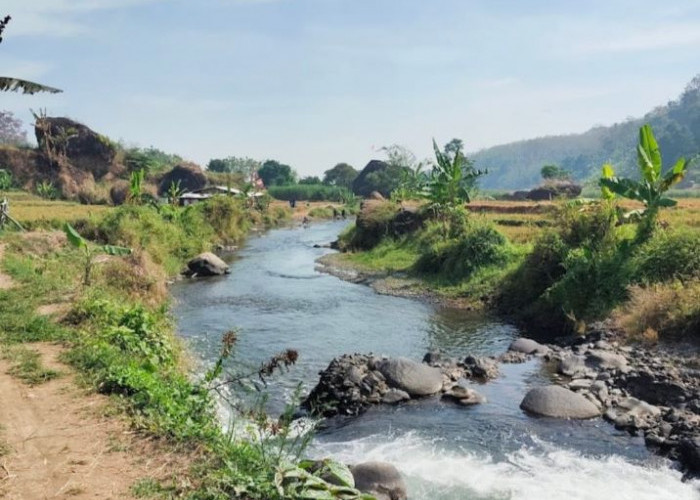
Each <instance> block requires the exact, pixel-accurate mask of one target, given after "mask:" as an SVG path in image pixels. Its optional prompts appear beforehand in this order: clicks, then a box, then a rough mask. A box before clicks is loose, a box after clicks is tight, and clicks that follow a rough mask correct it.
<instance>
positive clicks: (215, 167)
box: [207, 156, 261, 179]
mask: <svg viewBox="0 0 700 500" xmlns="http://www.w3.org/2000/svg"><path fill="white" fill-rule="evenodd" d="M260 166H261V165H260V162H259V161H257V160H253V159H252V158H247V157H240V158H239V157H236V156H228V157H226V158H212V159H211V160H209V163H208V164H207V170H211V171H212V172H224V173H229V174H242V175H243V176H244V177H245V178H246V179H250V177H251V175H252V174H253V172H256V171H257V170H258V169H260Z"/></svg>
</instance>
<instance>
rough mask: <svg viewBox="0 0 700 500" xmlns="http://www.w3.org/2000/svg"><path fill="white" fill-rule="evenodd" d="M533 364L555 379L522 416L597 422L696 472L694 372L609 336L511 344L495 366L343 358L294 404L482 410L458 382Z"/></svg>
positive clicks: (352, 409)
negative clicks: (502, 367) (535, 360)
mask: <svg viewBox="0 0 700 500" xmlns="http://www.w3.org/2000/svg"><path fill="white" fill-rule="evenodd" d="M532 357H539V358H541V359H542V360H543V361H544V362H546V363H548V365H549V366H550V367H551V368H552V370H553V371H554V372H555V374H556V375H555V377H554V378H555V382H556V383H555V384H552V385H547V386H542V387H535V388H532V389H530V390H529V391H528V392H527V393H526V394H525V396H524V398H523V400H522V402H521V404H520V407H521V408H522V409H523V410H524V411H526V412H528V413H531V414H534V415H540V416H546V417H553V418H570V419H587V418H594V417H600V416H602V417H603V418H605V419H606V420H608V421H610V422H611V423H613V424H614V425H615V427H616V428H618V429H621V430H625V431H627V432H629V433H630V434H633V435H643V436H644V438H645V442H646V443H647V445H648V446H650V447H651V448H653V449H654V450H655V451H658V452H659V453H662V454H664V455H665V456H668V457H669V458H672V459H675V460H678V461H680V462H681V464H682V465H683V466H684V467H685V469H686V471H688V472H689V473H690V474H693V475H697V474H699V473H700V388H699V386H698V380H700V370H698V369H697V368H693V367H689V366H684V365H683V364H682V363H679V362H678V359H677V358H675V357H674V356H672V355H671V354H668V353H664V352H662V351H659V350H649V349H646V348H644V347H641V346H638V347H630V346H627V345H622V344H620V343H618V342H617V341H616V340H615V335H614V333H613V332H610V331H609V330H605V329H598V330H595V331H592V332H591V333H589V334H588V335H587V336H585V337H580V338H576V339H569V340H568V341H566V342H565V343H563V345H544V344H540V343H538V342H535V341H534V340H531V339H525V338H521V339H517V340H515V341H514V342H513V343H512V344H511V345H510V347H509V349H508V351H507V352H506V353H504V354H502V355H501V356H499V357H498V358H477V357H473V356H468V357H466V358H465V359H463V360H455V359H450V358H444V357H443V356H441V355H440V354H437V353H428V354H426V356H425V358H424V359H423V362H422V363H419V362H417V361H413V360H410V359H406V358H378V357H375V356H373V355H365V354H352V355H344V356H341V357H339V358H336V359H334V360H333V361H332V362H331V363H330V365H329V366H328V368H327V369H326V370H324V371H322V372H321V373H320V381H319V383H318V385H317V386H316V387H315V388H314V389H313V391H312V392H311V393H310V394H309V396H308V397H307V398H306V399H305V400H304V402H303V403H302V407H303V408H304V409H305V410H307V411H309V412H311V413H314V414H317V415H323V416H325V417H331V416H335V415H358V414H360V413H362V412H364V411H365V410H366V409H367V408H369V407H370V406H372V405H377V404H397V403H400V402H403V401H408V400H411V399H415V398H421V397H426V396H432V395H438V394H439V395H441V397H442V398H444V399H449V400H452V401H454V402H456V403H458V404H461V405H466V406H468V405H472V404H478V403H483V402H485V399H484V397H483V396H481V395H480V394H478V393H477V392H476V391H474V390H473V389H471V388H469V387H467V386H466V385H464V384H463V383H462V382H463V380H464V379H472V380H479V381H482V382H485V381H488V380H489V379H492V378H495V377H497V376H498V373H499V363H517V362H523V361H526V360H528V359H530V358H532Z"/></svg>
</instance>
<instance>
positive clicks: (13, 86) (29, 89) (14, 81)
mask: <svg viewBox="0 0 700 500" xmlns="http://www.w3.org/2000/svg"><path fill="white" fill-rule="evenodd" d="M0 91H3V92H22V93H23V94H36V93H37V92H49V93H51V94H58V93H59V92H63V91H62V90H61V89H57V88H54V87H49V86H48V85H42V84H40V83H35V82H30V81H27V80H20V79H19V78H12V77H9V76H0Z"/></svg>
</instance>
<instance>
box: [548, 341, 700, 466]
mask: <svg viewBox="0 0 700 500" xmlns="http://www.w3.org/2000/svg"><path fill="white" fill-rule="evenodd" d="M551 361H552V363H553V364H554V366H555V369H556V371H557V373H558V374H559V375H561V376H563V377H566V378H562V380H561V382H562V384H563V385H564V386H565V387H566V388H568V389H569V390H570V391H571V392H574V393H576V394H577V395H579V396H582V397H583V398H585V399H586V400H588V401H589V402H590V403H592V404H593V405H595V407H596V408H597V409H598V412H599V414H602V416H603V417H604V418H605V419H606V420H608V421H610V422H611V423H613V424H614V425H615V427H616V428H618V429H622V430H625V431H628V432H629V433H630V434H633V435H643V436H644V438H645V442H646V443H647V445H648V446H649V447H651V448H653V449H655V450H656V451H658V452H660V453H662V454H664V455H666V456H668V457H670V458H672V459H675V460H679V461H680V462H681V463H682V464H683V466H684V467H685V468H686V470H688V471H689V472H691V473H693V474H698V473H700V387H699V386H698V381H699V380H700V370H698V369H697V368H693V367H688V366H684V365H683V363H682V359H681V358H678V357H676V356H672V355H670V354H669V353H665V352H663V351H662V350H658V349H655V350H653V351H652V350H649V349H646V348H644V347H642V346H637V347H631V346H627V345H620V344H619V343H618V342H616V341H615V337H614V334H613V333H612V332H610V331H606V330H597V331H594V332H592V333H590V334H589V335H588V336H587V337H585V338H583V339H579V340H577V341H576V342H574V343H573V344H572V345H569V346H566V347H556V346H552V353H551Z"/></svg>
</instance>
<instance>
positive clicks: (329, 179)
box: [323, 163, 358, 189]
mask: <svg viewBox="0 0 700 500" xmlns="http://www.w3.org/2000/svg"><path fill="white" fill-rule="evenodd" d="M357 174H358V172H357V170H355V169H354V168H353V167H352V166H350V165H348V164H347V163H338V164H337V165H336V166H334V167H333V168H331V169H329V170H326V171H325V172H323V183H324V184H327V185H329V186H338V187H344V188H346V189H352V183H353V182H354V181H355V179H356V178H357Z"/></svg>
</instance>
